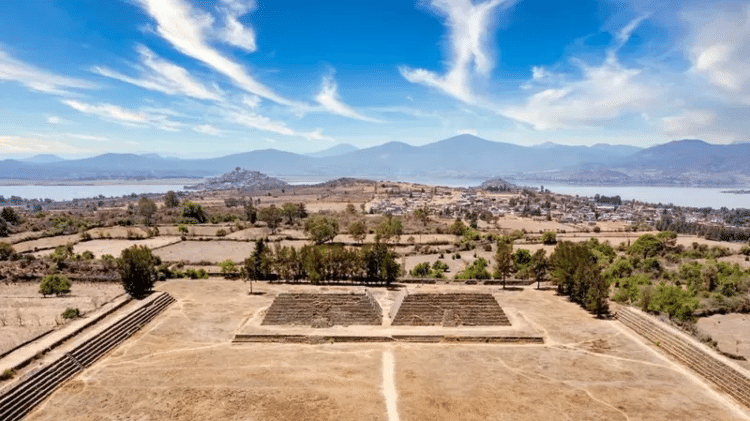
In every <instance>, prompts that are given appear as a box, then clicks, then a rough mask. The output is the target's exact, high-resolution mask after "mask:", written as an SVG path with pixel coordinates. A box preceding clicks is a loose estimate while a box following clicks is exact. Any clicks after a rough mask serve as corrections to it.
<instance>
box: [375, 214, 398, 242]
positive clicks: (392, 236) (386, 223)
mask: <svg viewBox="0 0 750 421" xmlns="http://www.w3.org/2000/svg"><path fill="white" fill-rule="evenodd" d="M403 233H404V226H403V225H402V223H401V218H394V217H393V216H388V217H386V218H385V219H384V220H383V221H382V222H381V223H380V224H378V226H377V227H375V242H376V243H379V242H383V243H385V244H389V243H390V242H391V241H394V242H396V243H398V240H399V239H400V238H401V235H402V234H403Z"/></svg>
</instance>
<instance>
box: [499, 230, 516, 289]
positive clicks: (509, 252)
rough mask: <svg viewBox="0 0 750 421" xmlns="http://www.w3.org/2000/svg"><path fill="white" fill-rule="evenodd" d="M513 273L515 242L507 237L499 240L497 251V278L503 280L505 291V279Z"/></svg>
mask: <svg viewBox="0 0 750 421" xmlns="http://www.w3.org/2000/svg"><path fill="white" fill-rule="evenodd" d="M512 272H513V242H512V241H511V240H510V238H508V237H507V236H503V237H501V238H500V239H499V240H497V251H495V277H496V278H502V280H503V289H505V278H507V277H508V276H510V274H511V273H512Z"/></svg>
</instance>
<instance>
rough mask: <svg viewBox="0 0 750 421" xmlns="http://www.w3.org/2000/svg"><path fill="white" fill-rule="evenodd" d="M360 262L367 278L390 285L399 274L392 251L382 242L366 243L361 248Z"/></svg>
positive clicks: (399, 268)
mask: <svg viewBox="0 0 750 421" xmlns="http://www.w3.org/2000/svg"><path fill="white" fill-rule="evenodd" d="M362 262H363V264H364V269H365V274H366V276H367V279H368V280H370V281H373V282H382V283H385V284H386V285H390V284H391V283H392V282H393V281H395V280H396V279H397V278H398V276H399V275H400V274H401V266H400V265H399V264H398V263H396V257H395V255H394V253H393V252H391V251H390V250H388V247H387V246H386V245H385V244H383V243H375V244H368V245H366V246H364V247H363V248H362Z"/></svg>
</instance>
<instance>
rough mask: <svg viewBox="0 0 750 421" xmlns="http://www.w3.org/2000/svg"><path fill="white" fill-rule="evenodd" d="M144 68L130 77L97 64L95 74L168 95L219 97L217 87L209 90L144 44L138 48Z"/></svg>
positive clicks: (219, 98) (202, 97) (217, 98)
mask: <svg viewBox="0 0 750 421" xmlns="http://www.w3.org/2000/svg"><path fill="white" fill-rule="evenodd" d="M136 49H137V51H138V54H139V55H140V58H141V63H142V64H143V67H142V68H141V75H140V77H131V76H127V75H124V74H122V73H120V72H117V71H114V70H111V69H109V68H106V67H101V66H97V67H94V68H93V69H92V71H93V72H94V73H98V74H100V75H102V76H105V77H108V78H112V79H116V80H119V81H122V82H125V83H130V84H132V85H135V86H140V87H141V88H144V89H149V90H153V91H158V92H163V93H165V94H168V95H186V96H189V97H192V98H197V99H210V100H214V101H219V100H221V93H220V92H218V89H211V88H208V87H206V86H205V85H203V84H202V83H200V82H199V81H197V80H195V79H193V77H191V76H190V74H189V73H188V71H187V70H185V69H184V68H182V67H180V66H177V65H176V64H173V63H170V62H168V61H166V60H163V59H162V58H161V57H159V56H157V55H156V54H155V53H154V52H153V51H151V50H149V49H148V48H146V47H145V46H143V45H139V46H138V47H137V48H136Z"/></svg>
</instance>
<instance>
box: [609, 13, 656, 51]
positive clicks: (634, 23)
mask: <svg viewBox="0 0 750 421" xmlns="http://www.w3.org/2000/svg"><path fill="white" fill-rule="evenodd" d="M650 16H651V15H650V14H644V15H640V16H638V17H637V18H635V19H633V20H631V21H630V22H628V24H627V25H625V26H624V27H623V28H622V29H620V31H618V32H617V42H618V44H619V45H618V48H619V47H622V46H623V45H625V44H627V42H628V41H629V40H630V37H631V36H632V35H633V32H635V30H636V29H638V27H639V26H640V25H641V23H643V21H644V20H646V19H648V18H649V17H650Z"/></svg>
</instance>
